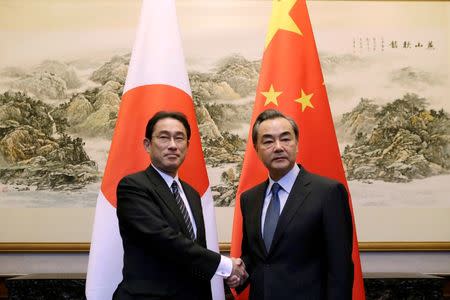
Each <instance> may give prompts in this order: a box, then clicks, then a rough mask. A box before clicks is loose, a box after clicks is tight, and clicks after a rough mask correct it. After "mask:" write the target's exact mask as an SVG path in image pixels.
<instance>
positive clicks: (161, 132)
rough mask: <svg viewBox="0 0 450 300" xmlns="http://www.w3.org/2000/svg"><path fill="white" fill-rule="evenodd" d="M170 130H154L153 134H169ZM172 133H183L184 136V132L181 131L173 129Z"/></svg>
mask: <svg viewBox="0 0 450 300" xmlns="http://www.w3.org/2000/svg"><path fill="white" fill-rule="evenodd" d="M171 133H172V132H170V131H168V130H161V131H159V132H155V134H158V135H161V134H168V135H170V134H171ZM173 135H183V136H186V134H185V133H184V132H183V131H174V132H173Z"/></svg>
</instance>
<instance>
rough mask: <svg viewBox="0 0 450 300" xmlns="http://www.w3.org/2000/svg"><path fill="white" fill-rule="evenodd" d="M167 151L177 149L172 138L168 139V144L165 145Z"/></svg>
mask: <svg viewBox="0 0 450 300" xmlns="http://www.w3.org/2000/svg"><path fill="white" fill-rule="evenodd" d="M167 146H168V148H169V149H177V143H175V139H174V138H173V137H171V138H170V141H169V144H168V145H167Z"/></svg>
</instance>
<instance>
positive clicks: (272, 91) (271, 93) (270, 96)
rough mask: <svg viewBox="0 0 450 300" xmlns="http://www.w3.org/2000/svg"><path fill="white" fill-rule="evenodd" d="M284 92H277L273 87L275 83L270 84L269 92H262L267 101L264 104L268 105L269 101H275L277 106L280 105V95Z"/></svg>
mask: <svg viewBox="0 0 450 300" xmlns="http://www.w3.org/2000/svg"><path fill="white" fill-rule="evenodd" d="M282 93H283V92H276V91H275V89H274V88H273V84H271V85H270V89H269V91H268V92H261V94H263V96H264V97H266V102H265V103H264V106H267V105H268V104H269V103H273V104H275V105H276V106H278V100H277V98H278V96H280V95H281V94H282Z"/></svg>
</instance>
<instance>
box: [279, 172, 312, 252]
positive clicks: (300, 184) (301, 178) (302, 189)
mask: <svg viewBox="0 0 450 300" xmlns="http://www.w3.org/2000/svg"><path fill="white" fill-rule="evenodd" d="M310 183H311V179H310V176H309V173H308V172H307V171H306V170H305V169H304V168H303V167H301V169H300V173H299V174H298V175H297V178H296V179H295V182H294V185H293V186H292V189H291V192H290V193H289V196H288V199H287V201H286V204H285V206H284V208H283V211H282V212H281V215H280V218H279V219H278V224H277V228H276V230H275V233H274V236H273V241H272V245H271V246H270V250H272V251H273V249H274V248H275V247H276V245H277V242H278V241H279V240H280V238H281V237H282V235H283V233H284V231H285V229H286V227H287V226H288V224H289V222H290V221H291V220H292V218H293V217H294V216H295V215H296V213H297V211H298V210H299V209H300V207H301V206H302V204H303V203H304V202H305V200H306V198H307V197H308V195H309V194H310V192H311V191H310V188H309V184H310Z"/></svg>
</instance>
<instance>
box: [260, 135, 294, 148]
mask: <svg viewBox="0 0 450 300" xmlns="http://www.w3.org/2000/svg"><path fill="white" fill-rule="evenodd" d="M277 141H278V142H279V143H280V145H281V146H282V147H289V146H292V145H293V144H294V143H295V140H294V139H293V138H291V137H282V138H281V139H272V138H266V139H263V140H261V143H260V147H261V148H263V149H265V150H269V149H272V148H273V147H275V145H276V143H277Z"/></svg>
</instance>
